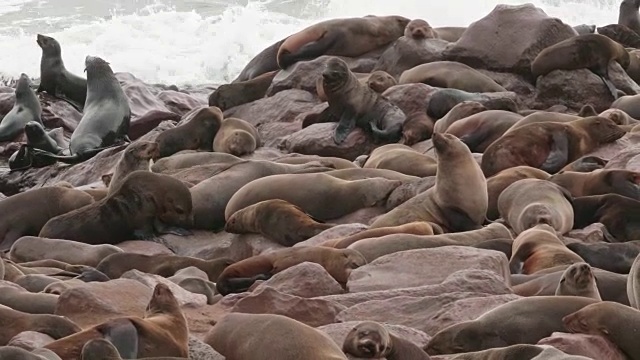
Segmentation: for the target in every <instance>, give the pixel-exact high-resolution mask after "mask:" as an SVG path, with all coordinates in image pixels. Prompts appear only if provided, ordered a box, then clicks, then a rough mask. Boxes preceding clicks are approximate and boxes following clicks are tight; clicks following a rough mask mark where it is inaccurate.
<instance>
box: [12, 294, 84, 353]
mask: <svg viewBox="0 0 640 360" xmlns="http://www.w3.org/2000/svg"><path fill="white" fill-rule="evenodd" d="M2 290H3V291H4V290H5V289H2ZM0 325H1V326H0V344H2V345H6V344H7V343H8V342H9V340H11V338H13V337H14V336H16V335H18V334H19V333H21V332H23V331H37V332H40V333H43V334H47V335H49V336H51V337H52V338H54V339H60V338H63V337H65V336H69V335H72V334H75V333H77V332H79V331H81V330H82V329H81V328H80V327H79V326H78V325H76V324H74V323H73V322H72V321H71V320H69V319H67V318H66V317H63V316H58V315H45V314H27V313H24V312H21V311H16V310H13V309H11V308H8V307H5V306H0Z"/></svg>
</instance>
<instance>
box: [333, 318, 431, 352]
mask: <svg viewBox="0 0 640 360" xmlns="http://www.w3.org/2000/svg"><path fill="white" fill-rule="evenodd" d="M342 351H344V353H345V354H349V355H353V356H355V357H358V358H376V359H378V358H385V359H387V360H429V359H431V358H430V357H429V355H427V353H426V352H424V350H422V349H420V348H419V347H418V346H416V344H414V343H412V342H410V341H408V340H405V339H403V338H401V337H398V336H396V335H395V334H393V333H392V332H390V331H388V330H387V329H386V328H385V327H384V326H382V325H381V324H379V323H377V322H373V321H363V322H361V323H359V324H358V325H356V326H355V327H354V328H353V329H351V331H349V333H348V334H347V337H346V338H345V339H344V342H343V344H342Z"/></svg>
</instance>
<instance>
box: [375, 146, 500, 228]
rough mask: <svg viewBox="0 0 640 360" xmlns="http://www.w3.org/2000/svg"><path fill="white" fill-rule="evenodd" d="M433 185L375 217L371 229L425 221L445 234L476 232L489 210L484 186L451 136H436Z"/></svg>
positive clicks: (468, 155)
mask: <svg viewBox="0 0 640 360" xmlns="http://www.w3.org/2000/svg"><path fill="white" fill-rule="evenodd" d="M432 140H433V146H434V147H435V151H436V154H437V156H438V170H437V174H436V184H435V186H434V187H432V188H430V189H429V190H427V191H425V192H423V193H420V194H418V195H417V196H415V197H413V198H412V199H410V200H408V201H406V202H405V203H403V204H402V205H400V206H398V207H396V208H395V209H393V210H391V211H389V212H388V213H386V214H384V215H381V216H380V217H378V218H377V219H376V220H375V221H374V222H373V223H372V224H371V228H372V229H375V228H380V227H390V226H397V225H402V224H406V223H410V222H414V221H428V222H432V223H435V224H437V225H439V226H441V227H442V229H443V230H444V231H445V232H456V231H467V230H474V229H479V228H480V227H481V225H482V223H483V222H484V220H485V217H486V214H487V207H488V195H487V182H486V179H485V177H484V175H483V174H482V171H481V170H480V166H478V163H477V162H476V161H475V159H474V158H473V155H471V152H470V151H469V148H468V147H467V146H466V145H464V144H463V143H462V141H460V140H459V139H458V138H456V137H455V136H453V135H451V134H441V133H435V134H433V137H432Z"/></svg>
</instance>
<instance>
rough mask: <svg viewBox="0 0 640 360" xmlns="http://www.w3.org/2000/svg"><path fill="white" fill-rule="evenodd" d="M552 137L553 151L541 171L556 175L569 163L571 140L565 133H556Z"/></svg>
mask: <svg viewBox="0 0 640 360" xmlns="http://www.w3.org/2000/svg"><path fill="white" fill-rule="evenodd" d="M551 137H552V144H551V150H550V151H549V155H548V156H547V159H546V160H545V161H544V163H543V164H542V165H541V166H540V169H541V170H544V171H546V172H548V173H549V174H555V173H557V172H558V171H560V170H561V169H562V168H563V167H565V165H567V163H568V162H569V139H568V138H567V136H566V134H565V133H564V131H555V132H554V133H553V135H551Z"/></svg>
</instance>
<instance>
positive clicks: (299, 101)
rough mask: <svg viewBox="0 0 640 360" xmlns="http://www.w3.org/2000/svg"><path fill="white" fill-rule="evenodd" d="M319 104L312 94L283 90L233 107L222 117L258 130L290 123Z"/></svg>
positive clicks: (295, 90) (302, 91)
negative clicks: (242, 121)
mask: <svg viewBox="0 0 640 360" xmlns="http://www.w3.org/2000/svg"><path fill="white" fill-rule="evenodd" d="M319 103H320V100H318V98H317V97H316V96H314V95H313V94H311V93H309V92H307V91H304V90H297V89H292V90H284V91H281V92H279V93H277V94H275V95H274V96H271V97H267V98H264V99H260V100H256V101H253V102H251V103H248V104H244V105H240V106H236V107H233V108H231V109H229V110H227V111H225V112H224V117H225V118H228V117H236V118H240V119H243V120H246V121H248V122H250V123H251V124H252V125H253V126H255V127H257V128H258V130H260V127H261V126H262V125H264V124H269V123H274V122H284V123H289V122H292V121H293V120H294V119H295V118H296V116H298V115H299V114H302V113H303V112H306V111H309V110H311V109H312V108H313V107H314V106H316V105H317V104H319Z"/></svg>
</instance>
